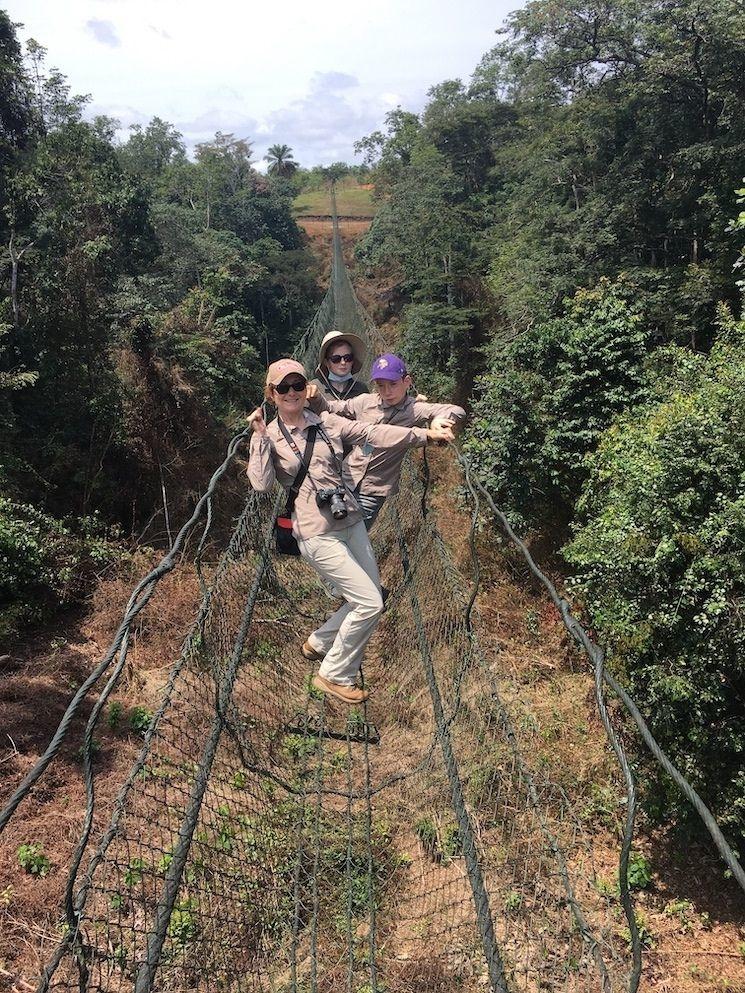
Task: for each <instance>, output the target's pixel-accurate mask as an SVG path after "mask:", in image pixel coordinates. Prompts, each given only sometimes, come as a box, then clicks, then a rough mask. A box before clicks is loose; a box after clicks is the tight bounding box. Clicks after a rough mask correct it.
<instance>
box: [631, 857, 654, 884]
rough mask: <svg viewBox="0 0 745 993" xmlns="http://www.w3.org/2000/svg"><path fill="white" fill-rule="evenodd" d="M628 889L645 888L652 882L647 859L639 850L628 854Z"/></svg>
mask: <svg viewBox="0 0 745 993" xmlns="http://www.w3.org/2000/svg"><path fill="white" fill-rule="evenodd" d="M627 875H628V880H629V889H631V890H645V889H646V888H647V887H648V886H649V885H650V883H651V882H652V870H651V868H650V865H649V860H648V859H647V858H646V856H644V855H642V854H641V852H632V853H631V854H630V855H629V869H628V874H627Z"/></svg>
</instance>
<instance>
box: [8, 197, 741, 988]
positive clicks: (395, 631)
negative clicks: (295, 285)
mask: <svg viewBox="0 0 745 993" xmlns="http://www.w3.org/2000/svg"><path fill="white" fill-rule="evenodd" d="M333 252H334V257H333V267H332V276H331V283H330V286H329V290H328V292H327V294H326V297H325V298H324V300H323V302H322V304H321V306H320V308H319V310H318V312H317V313H316V315H315V318H314V320H313V322H312V324H311V326H310V328H309V329H308V331H307V332H306V334H305V336H304V337H303V339H302V341H301V343H300V345H299V347H298V351H297V355H298V357H299V358H300V359H301V360H303V361H305V362H306V364H307V365H308V366H309V367H310V368H312V367H313V366H314V365H315V361H314V358H315V356H316V355H317V351H318V346H319V344H320V340H321V338H322V337H323V335H324V334H325V333H326V332H327V331H328V330H330V329H331V328H339V329H344V330H349V331H354V332H356V333H358V334H360V335H361V336H363V337H364V338H366V339H367V340H368V341H369V343H370V348H371V350H372V351H373V352H374V351H375V350H376V349H379V348H380V347H381V342H380V336H379V334H378V332H377V329H376V328H375V326H374V325H373V324H372V322H371V320H370V318H369V317H368V315H367V314H366V313H365V312H364V311H363V309H362V308H361V306H360V304H359V303H358V301H357V299H356V297H355V294H354V292H353V289H352V286H351V283H350V281H349V278H348V274H347V270H346V268H345V265H344V259H343V256H342V245H341V239H340V237H339V232H338V225H337V223H336V219H335V217H334V241H333ZM245 437H246V433H245V432H244V433H242V434H241V435H239V436H238V437H237V438H236V439H234V442H233V443H232V444H231V448H230V450H229V452H228V458H227V459H226V462H225V463H224V464H223V466H222V467H221V468H220V469H219V470H218V471H217V472H216V473H215V476H214V477H213V479H212V481H211V482H210V485H209V488H208V490H207V492H206V493H205V496H204V497H203V498H202V500H201V501H200V504H199V505H198V506H197V508H196V509H195V512H194V515H193V517H192V519H191V520H190V521H189V522H187V524H186V525H184V528H183V529H182V531H181V532H180V534H179V536H178V537H177V539H176V542H175V544H174V548H173V549H172V550H171V552H169V555H167V556H166V557H165V559H164V560H163V562H162V563H161V565H160V566H159V567H158V568H157V569H156V570H154V572H153V573H151V575H150V576H149V577H146V579H145V580H143V582H142V583H141V584H140V586H139V587H138V589H137V590H136V591H135V592H134V593H133V596H132V599H131V600H130V603H129V606H128V608H127V612H126V615H125V618H124V620H123V623H122V626H121V628H120V630H119V633H118V635H117V638H116V639H115V642H114V643H113V645H112V646H111V649H110V651H109V652H108V653H107V655H106V657H105V658H104V659H103V660H102V662H101V664H100V665H99V666H98V668H97V669H96V670H95V671H94V673H92V675H91V677H90V679H89V680H87V681H86V683H85V684H83V686H82V687H81V688H80V690H79V691H78V693H77V694H76V697H75V698H74V700H73V701H72V703H71V705H70V709H69V711H68V715H66V720H64V721H63V723H62V725H61V726H60V730H59V731H58V734H57V735H56V736H55V739H53V741H52V742H51V743H50V746H49V749H48V751H47V753H46V754H45V756H43V757H42V760H41V761H40V763H39V764H38V766H37V768H36V769H35V770H34V771H33V772H32V774H30V776H29V777H27V780H26V781H25V782H24V783H23V784H22V785H21V787H20V788H19V790H18V791H17V792H16V794H14V797H13V798H12V799H11V801H10V803H9V805H8V807H7V808H6V810H5V812H4V813H3V814H2V817H0V828H2V827H4V826H5V824H6V823H7V822H8V820H9V818H10V817H11V816H13V815H14V813H15V811H16V809H17V808H18V807H19V805H20V804H21V802H22V800H23V798H24V797H25V796H26V795H27V793H28V792H29V790H30V789H31V788H32V786H33V784H34V782H35V781H36V780H38V778H40V777H41V776H42V775H43V773H44V771H45V770H46V768H47V767H48V765H49V763H50V762H51V760H52V759H53V757H54V755H55V754H56V751H57V750H58V748H59V746H60V742H61V741H62V739H63V738H64V736H65V734H66V733H67V729H68V726H69V719H68V718H71V717H72V715H73V714H74V713H75V712H76V711H77V710H78V709H79V708H80V706H81V703H82V701H83V699H84V697H85V695H86V694H87V693H88V692H89V690H90V689H91V688H92V686H93V685H94V683H98V690H99V697H98V699H97V701H96V703H95V705H94V707H93V710H92V712H91V715H90V720H89V722H88V726H87V729H86V733H85V739H84V745H83V755H84V774H85V777H86V783H87V788H88V811H87V817H86V821H85V824H84V829H83V832H82V834H81V838H80V842H79V845H78V850H77V853H76V857H75V859H74V861H73V865H72V867H71V871H70V877H69V881H68V887H67V895H66V906H65V917H66V922H65V924H64V926H63V928H62V932H61V940H60V944H59V947H58V948H57V950H56V952H55V953H54V954H53V956H52V957H51V958H50V959H49V961H48V962H47V963H46V967H45V969H44V973H43V976H42V980H41V983H40V987H39V989H40V991H42V993H43V991H46V990H55V991H62V990H71V991H72V990H75V989H79V990H81V991H83V990H85V991H91V993H93V991H107V993H108V991H112V993H115V991H119V990H125V989H126V990H134V991H136V993H147V991H150V990H157V991H161V990H162V991H168V990H178V991H181V993H183V991H187V990H188V991H191V990H195V991H196V990H226V991H236V993H238V991H247V993H248V991H256V993H259V991H261V993H265V991H272V993H332V991H333V993H337V991H346V993H397V991H401V993H404V991H407V993H415V991H420V990H421V991H425V990H427V991H430V990H433V991H438V990H440V991H451V990H455V989H459V990H482V989H484V988H488V989H492V990H495V991H500V993H508V991H509V993H518V991H526V993H528V991H531V993H532V991H541V990H571V991H590V990H592V991H595V990H599V991H602V993H615V991H621V990H629V989H630V990H634V989H636V987H637V985H638V980H639V968H640V942H639V938H638V934H637V933H636V925H635V921H634V917H633V912H632V908H631V905H630V900H629V897H628V893H627V890H626V887H625V886H624V880H625V865H624V858H626V859H627V858H628V848H629V844H630V839H631V831H632V830H633V817H634V794H633V781H632V779H631V774H630V772H629V770H628V764H627V763H626V761H625V757H624V755H623V752H622V750H621V746H620V744H619V743H618V740H617V738H616V736H615V734H614V732H613V730H612V727H611V725H610V722H609V721H608V719H607V713H606V712H605V709H604V704H603V700H602V691H603V681H604V680H606V681H607V677H606V675H605V673H604V669H603V665H602V653H599V657H598V654H597V653H598V652H599V650H597V649H595V648H594V646H592V644H591V643H590V642H589V640H588V644H586V645H584V647H585V648H586V649H587V651H588V654H589V655H590V657H591V659H592V660H593V664H594V666H595V670H596V689H597V694H598V702H599V706H600V707H601V715H602V716H603V718H604V721H605V724H606V730H607V732H608V734H609V736H610V741H611V744H612V746H613V748H614V750H615V752H616V755H617V757H618V759H619V762H621V764H622V767H623V768H624V774H625V776H626V781H627V789H628V793H629V796H628V806H627V810H628V821H627V830H626V836H625V838H624V846H623V850H622V871H621V880H622V885H621V903H622V904H623V906H624V908H625V911H626V915H627V917H628V920H627V919H626V918H624V916H623V915H622V914H621V913H620V912H619V909H618V907H617V905H616V904H615V903H614V902H612V901H610V900H609V898H608V897H607V895H604V893H603V891H602V890H603V888H602V887H599V886H598V885H597V879H596V876H595V868H594V859H593V850H592V843H591V838H590V837H589V836H588V835H587V833H586V832H585V830H584V828H583V825H582V823H581V822H580V820H579V819H578V818H577V817H576V816H575V814H574V813H573V811H572V808H571V805H570V803H569V802H568V800H567V797H566V796H565V795H564V793H563V792H562V790H561V789H559V788H558V787H557V786H555V785H552V784H551V782H549V781H548V780H547V778H546V776H545V774H543V773H541V771H540V770H539V769H536V768H534V764H535V763H534V761H533V760H534V754H535V751H536V749H535V748H534V736H535V735H536V733H537V731H536V729H535V727H534V725H532V724H531V723H530V722H529V721H527V720H526V719H525V714H524V713H523V711H522V710H521V708H520V704H519V700H518V699H517V698H516V697H515V696H514V694H512V693H508V694H507V697H508V699H506V700H505V699H502V696H501V695H500V690H501V688H502V687H501V685H498V684H497V681H496V679H495V676H494V674H493V671H492V670H493V666H492V665H490V664H489V663H488V662H487V660H486V659H485V657H484V655H483V653H482V651H481V649H480V646H479V641H478V636H477V627H478V618H477V616H476V612H475V606H474V600H475V594H476V590H477V584H478V562H477V559H476V558H475V552H474V575H473V577H472V584H471V585H470V587H469V586H468V584H466V583H464V580H463V577H462V576H461V575H460V574H459V573H458V572H456V570H455V568H454V566H453V564H452V562H451V560H450V558H449V555H448V552H447V549H446V547H445V545H444V543H443V541H442V539H441V537H440V535H439V533H438V530H437V527H436V524H435V521H434V519H433V514H432V512H431V510H430V506H429V500H428V489H427V471H426V459H425V460H424V462H422V459H421V456H415V457H412V459H411V460H410V461H409V463H408V464H407V466H406V468H405V472H404V479H403V481H402V487H401V494H400V496H399V497H398V498H396V499H395V500H391V501H389V503H388V504H387V505H386V508H385V509H384V511H383V513H382V514H381V517H380V519H379V522H378V524H377V525H376V528H375V530H374V532H373V536H374V544H375V546H376V551H377V554H378V558H379V562H380V565H381V573H382V576H383V581H384V583H385V585H386V586H388V587H389V588H390V589H391V591H392V593H391V596H390V598H389V601H388V607H387V611H386V613H385V615H384V617H383V621H382V623H381V626H380V628H379V629H378V632H377V634H376V635H375V637H374V639H373V641H372V642H371V644H370V647H369V652H368V659H367V661H366V663H365V667H364V677H365V680H366V681H368V682H369V683H370V684H371V685H372V686H373V687H374V688H375V692H374V694H373V695H372V697H371V699H370V701H369V702H368V704H366V705H365V706H364V707H362V708H352V709H349V708H346V707H344V706H343V705H342V704H337V703H334V702H329V701H327V700H324V699H323V698H321V697H319V695H317V694H316V693H315V691H312V690H310V689H309V686H310V683H309V678H310V676H311V675H312V672H313V669H312V668H311V667H309V663H308V662H307V661H306V660H305V659H303V658H302V656H301V655H300V652H299V646H300V644H301V643H302V641H303V640H304V639H305V637H306V636H307V634H308V632H309V631H310V630H311V629H312V628H313V627H315V626H316V625H317V623H318V622H319V621H320V620H321V619H322V618H323V616H324V615H325V614H327V613H328V612H329V610H330V609H331V607H332V605H331V602H330V601H329V599H328V598H327V596H326V594H325V592H324V591H323V590H322V589H321V588H320V586H319V584H318V582H317V581H316V578H315V575H314V574H313V573H312V572H311V571H310V570H309V569H308V568H307V567H306V566H304V565H303V564H302V563H301V562H299V561H297V560H290V559H281V558H278V557H276V556H274V555H273V554H271V551H272V545H273V541H272V533H271V524H272V521H273V516H274V513H275V510H276V509H277V508H278V506H279V504H280V501H281V499H282V495H281V494H274V495H271V496H262V495H259V494H256V493H250V494H249V496H248V499H247V502H246V505H245V508H244V510H243V513H242V514H241V516H240V518H239V520H238V523H237V525H236V527H235V529H234V531H233V533H232V536H231V538H230V541H229V544H228V547H227V548H226V549H225V551H224V553H223V555H222V557H221V559H220V561H219V563H218V564H217V565H216V566H213V567H212V568H208V567H207V565H206V564H203V563H202V561H201V553H202V549H203V547H204V545H205V541H206V539H207V535H208V533H209V530H210V526H211V520H212V511H213V501H214V500H215V499H219V481H220V478H221V476H222V474H223V473H224V471H225V468H226V466H227V465H228V464H229V463H230V462H231V461H232V459H233V458H234V456H235V454H236V451H237V450H238V448H239V446H240V444H242V443H243V441H244V440H245ZM464 465H465V469H466V481H467V485H468V489H469V492H470V494H471V498H472V504H473V524H475V522H476V519H477V517H478V515H479V513H480V512H482V513H483V512H485V511H486V512H488V510H489V508H488V507H482V506H481V505H482V504H483V502H484V499H486V498H488V494H486V493H485V491H483V490H482V489H481V488H480V484H478V481H476V480H474V479H473V478H472V477H471V475H470V473H469V471H468V466H467V463H465V462H464ZM492 511H493V512H494V513H496V514H497V515H498V514H499V511H498V510H497V509H496V508H493V507H492ZM198 527H201V528H202V529H203V531H202V534H201V540H200V541H199V544H198V549H197V553H196V556H195V562H194V565H195V568H196V569H197V572H198V574H199V578H200V582H201V589H202V600H201V605H200V608H199V611H198V615H197V617H196V618H195V621H194V623H193V625H192V627H191V630H190V632H189V634H188V636H187V638H186V640H185V642H184V644H183V649H182V652H181V654H180V657H179V658H177V659H175V660H174V661H173V665H172V667H171V669H170V673H169V678H168V682H167V685H166V686H165V689H164V691H163V694H162V699H161V703H160V706H159V708H158V710H157V712H156V713H155V715H154V716H153V718H152V721H151V723H150V726H149V728H148V730H147V733H146V735H145V738H144V742H143V744H142V748H141V751H140V753H139V756H138V758H137V760H136V762H135V764H134V766H133V767H132V769H131V770H130V773H129V775H128V777H127V779H126V781H125V782H124V783H123V784H122V786H121V790H120V792H119V795H118V798H117V800H116V802H115V804H114V807H113V809H112V810H110V811H109V812H108V813H107V818H108V819H107V820H104V819H102V818H101V817H100V816H97V810H96V797H95V777H94V767H93V763H92V751H93V736H94V733H95V728H96V726H97V724H98V722H99V721H100V719H101V717H102V714H103V712H104V706H105V703H106V700H107V699H108V697H109V696H110V694H111V692H112V691H113V690H114V688H115V687H116V685H117V681H118V679H119V677H120V675H121V673H122V671H123V667H124V666H125V664H126V658H127V651H128V645H129V629H130V627H131V624H132V623H133V621H134V619H135V618H136V617H137V616H138V614H139V613H140V612H141V611H144V610H147V609H148V601H149V600H150V598H151V596H153V594H154V593H155V592H156V587H157V583H158V580H159V579H160V577H161V576H162V575H164V574H165V572H167V571H168V570H169V569H170V568H172V567H173V565H174V562H175V560H176V556H177V555H178V554H180V552H181V550H182V548H183V547H184V542H185V541H186V540H187V538H188V537H189V535H191V534H192V533H195V534H198V532H197V530H196V529H197V528H198ZM471 540H472V545H473V527H472V531H471ZM195 544H196V542H195ZM473 547H474V548H475V546H473ZM554 594H555V591H554ZM557 605H558V606H559V608H560V609H561V610H562V613H563V615H564V618H565V621H566V623H567V626H568V627H570V630H572V625H576V622H575V621H573V619H572V618H571V616H570V615H569V614H568V612H567V608H566V607H565V605H564V601H561V600H560V599H557ZM150 609H157V597H156V599H155V600H154V601H153V605H152V606H151V607H150ZM576 627H577V628H578V626H576ZM573 634H574V636H575V638H576V639H577V640H578V641H579V642H582V638H583V637H585V638H586V636H585V635H584V632H582V631H581V629H578V630H574V631H573ZM593 651H595V652H596V654H595V655H593ZM621 692H622V691H621ZM712 830H713V831H714V832H716V828H715V825H714V826H713V827H712ZM715 840H716V838H715ZM722 844H724V842H723V841H722ZM720 847H721V846H720ZM725 856H726V857H728V858H729V857H730V856H731V860H732V865H731V868H732V869H733V871H734V872H735V874H737V872H740V873H741V872H742V870H741V869H740V867H739V864H738V863H737V862H736V860H735V859H734V856H732V855H731V853H729V855H727V853H725ZM738 878H739V877H738ZM624 929H626V934H625V935H624Z"/></svg>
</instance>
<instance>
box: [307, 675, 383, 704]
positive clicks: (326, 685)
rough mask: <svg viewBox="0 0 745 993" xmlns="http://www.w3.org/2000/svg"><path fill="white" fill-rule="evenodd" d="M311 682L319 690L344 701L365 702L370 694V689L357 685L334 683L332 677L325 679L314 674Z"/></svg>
mask: <svg viewBox="0 0 745 993" xmlns="http://www.w3.org/2000/svg"><path fill="white" fill-rule="evenodd" d="M311 682H312V683H313V685H314V686H315V688H316V689H317V690H321V691H322V692H323V693H328V695H329V696H333V697H335V698H336V699H337V700H341V702H342V703H349V704H354V703H364V702H365V700H367V698H368V697H369V696H370V693H369V692H368V690H358V689H357V687H356V686H345V685H344V684H343V683H332V682H331V680H330V679H324V677H323V676H320V675H317V676H314V677H313V679H312V680H311Z"/></svg>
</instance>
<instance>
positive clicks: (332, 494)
mask: <svg viewBox="0 0 745 993" xmlns="http://www.w3.org/2000/svg"><path fill="white" fill-rule="evenodd" d="M316 503H317V504H318V506H319V507H323V505H324V504H325V503H327V504H328V505H329V510H330V511H331V514H332V516H333V517H335V518H336V520H337V521H340V520H342V518H344V517H346V516H347V505H346V504H345V503H344V487H343V486H330V487H329V488H328V489H327V490H318V492H317V493H316Z"/></svg>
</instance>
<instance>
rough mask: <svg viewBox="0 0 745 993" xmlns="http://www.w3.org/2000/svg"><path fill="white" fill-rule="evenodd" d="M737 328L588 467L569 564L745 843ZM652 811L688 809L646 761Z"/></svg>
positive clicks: (614, 645)
mask: <svg viewBox="0 0 745 993" xmlns="http://www.w3.org/2000/svg"><path fill="white" fill-rule="evenodd" d="M744 332H745V326H744V325H735V324H733V323H732V322H731V321H730V322H729V323H728V324H727V325H726V326H725V328H724V331H723V337H722V340H721V341H720V343H719V344H717V345H716V346H715V347H714V348H713V350H712V352H711V354H710V356H709V357H708V358H705V357H698V358H697V359H695V360H692V359H691V358H690V357H689V356H686V355H682V356H681V361H680V363H679V367H680V368H681V369H682V370H683V375H682V376H680V377H678V382H677V384H676V382H675V379H674V378H670V379H668V380H664V381H663V383H662V384H661V385H660V384H658V385H657V386H656V389H657V392H658V393H660V394H661V398H660V399H658V400H657V401H656V402H650V403H648V404H646V405H644V406H643V407H640V408H638V409H636V410H635V411H634V412H633V413H631V414H628V415H627V416H625V417H623V418H622V419H621V420H619V422H618V423H617V424H616V425H614V426H613V427H612V428H610V429H609V430H608V431H607V432H606V434H605V435H604V437H603V439H602V442H601V444H600V446H599V448H598V451H597V453H596V454H595V455H594V456H593V457H592V458H591V459H590V460H589V462H588V473H589V475H588V480H587V483H586V485H585V487H584V490H583V493H582V497H581V500H580V501H579V507H578V509H579V519H578V523H577V525H576V528H575V532H574V539H573V541H572V542H571V543H570V544H569V545H568V546H567V547H566V548H565V549H564V554H565V556H566V558H567V560H568V562H569V563H570V565H571V566H573V567H574V569H575V571H576V575H577V589H578V591H579V592H580V593H581V595H582V597H583V598H584V603H585V605H586V608H587V610H588V612H589V615H590V618H591V621H592V625H593V627H594V628H595V630H596V631H597V633H598V636H599V638H600V640H601V641H602V642H604V643H605V644H606V645H607V646H608V647H609V649H610V653H611V655H610V658H611V664H612V665H613V667H614V668H615V670H616V671H617V672H619V673H620V674H621V675H622V677H623V681H624V683H625V684H626V685H627V688H628V689H629V690H630V692H631V693H632V695H633V696H634V697H635V698H636V700H637V702H638V703H639V704H640V705H641V708H642V711H643V712H644V714H645V715H646V717H647V718H648V720H649V723H650V725H651V727H652V730H653V732H654V733H655V735H656V736H657V738H658V740H659V741H660V744H661V745H662V747H663V748H664V749H665V750H666V751H667V753H668V755H669V756H670V758H671V759H672V760H673V761H674V762H675V763H676V765H677V766H678V767H679V768H680V769H681V770H682V772H683V773H684V774H686V775H687V776H688V778H689V779H690V780H691V782H692V783H693V785H694V787H695V788H696V789H697V790H698V791H699V792H700V793H701V794H702V795H703V797H704V799H705V800H706V801H707V803H708V804H709V805H710V806H711V807H712V808H713V809H714V811H715V813H716V815H717V816H718V818H719V820H720V823H721V824H722V825H723V826H724V827H725V829H727V830H728V831H729V832H730V834H731V835H732V836H734V837H735V838H740V839H741V838H745V773H743V771H742V754H743V749H744V748H745V704H744V703H743V687H745V625H744V624H743V620H742V617H743V605H744V604H745V472H744V467H745V345H744V344H743V340H742V339H743V333H744ZM647 769H648V772H649V781H648V790H647V806H648V808H649V809H651V810H652V811H653V813H655V814H656V815H657V816H659V817H660V818H663V819H664V818H666V817H669V816H671V815H683V816H686V815H688V814H689V813H690V810H691V808H690V806H689V804H688V802H687V801H686V800H684V798H683V797H682V796H681V795H680V794H679V792H678V790H677V788H675V787H674V786H673V785H672V783H671V782H670V780H669V779H668V778H667V777H666V776H665V775H664V774H662V773H661V772H660V771H659V769H658V767H657V766H656V765H655V764H654V763H652V762H649V764H648V766H647Z"/></svg>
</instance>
